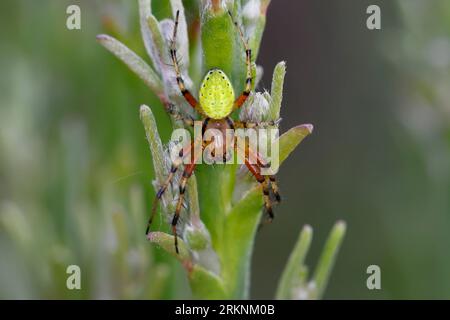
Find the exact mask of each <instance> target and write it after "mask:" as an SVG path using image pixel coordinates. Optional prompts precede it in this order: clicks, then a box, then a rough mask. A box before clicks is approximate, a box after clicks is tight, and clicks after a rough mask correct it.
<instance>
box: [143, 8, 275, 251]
mask: <svg viewBox="0 0 450 320" xmlns="http://www.w3.org/2000/svg"><path fill="white" fill-rule="evenodd" d="M228 14H229V16H230V18H231V21H232V23H233V24H234V26H235V27H236V30H237V32H238V34H239V37H240V39H241V42H242V43H243V46H244V48H245V58H246V69H247V70H246V72H247V75H246V80H245V88H244V90H243V91H242V93H241V94H240V95H239V96H238V97H237V98H235V94H234V90H233V87H232V84H231V82H230V80H229V78H228V77H227V75H226V74H225V72H223V71H222V70H220V69H217V68H215V69H211V70H209V71H208V72H207V73H206V75H205V76H204V78H203V81H202V83H201V85H200V90H199V94H198V96H199V100H197V99H196V98H195V97H194V96H193V95H192V94H191V92H190V91H189V90H188V89H186V87H185V84H184V81H183V78H182V76H181V72H180V67H179V64H178V58H177V50H176V37H177V28H178V18H179V11H177V12H176V18H175V25H174V29H173V37H172V41H171V43H170V50H169V52H170V58H171V60H172V63H173V67H174V69H175V75H176V82H177V85H178V87H179V90H180V92H181V94H182V95H183V97H184V99H185V100H186V101H187V102H188V104H189V105H190V106H191V107H192V108H193V109H194V110H195V111H196V112H197V113H198V114H200V115H201V121H202V134H204V133H205V131H206V130H208V129H216V130H219V131H220V133H221V134H222V135H223V137H222V139H218V140H219V141H226V139H225V132H226V131H227V129H232V130H234V129H235V128H254V127H257V126H260V125H275V124H276V123H277V122H274V121H270V122H261V123H250V122H245V121H234V120H232V119H231V117H230V115H231V113H232V112H233V111H235V110H237V109H239V108H240V107H241V106H242V105H243V104H244V102H245V101H246V100H247V98H248V97H249V95H250V93H251V89H252V72H251V59H252V51H251V49H250V47H249V45H248V43H247V41H246V40H245V39H244V34H243V32H242V30H241V28H240V27H239V25H238V23H237V22H236V21H235V20H234V19H233V16H232V14H231V12H230V11H228ZM169 112H170V113H171V114H172V115H174V116H176V117H177V118H178V119H180V120H183V121H184V122H185V123H186V124H187V125H189V126H193V125H194V121H193V120H192V119H190V118H189V119H188V118H185V117H183V116H182V115H181V114H179V113H177V112H175V111H174V110H173V108H169ZM233 139H235V137H233ZM197 140H199V139H197ZM213 140H214V139H213ZM211 142H212V141H205V140H204V138H202V139H201V140H200V141H194V142H191V144H190V145H189V146H188V147H185V148H183V149H181V151H180V152H179V154H178V157H177V159H176V160H174V161H173V162H172V165H171V169H170V172H169V175H168V177H167V178H166V180H165V181H164V183H163V184H162V186H161V187H160V188H159V190H158V192H157V194H156V197H155V199H154V202H153V206H152V212H151V216H150V219H149V221H148V225H147V230H146V234H148V233H149V229H150V225H151V223H152V220H153V218H154V215H155V213H156V209H157V207H158V203H159V201H160V200H161V197H162V195H163V194H164V192H165V191H166V189H167V188H168V186H169V185H170V184H171V182H172V179H173V177H174V175H175V173H176V172H177V170H178V169H179V167H180V166H181V164H182V163H183V160H184V159H185V158H187V157H188V156H189V157H191V159H190V160H191V161H190V162H189V163H188V164H186V165H185V167H184V171H183V175H182V177H181V179H180V183H179V198H178V201H177V205H176V207H175V214H174V215H173V218H172V223H171V225H172V233H173V234H174V239H175V251H176V253H177V254H178V253H179V250H178V237H177V223H178V219H179V217H180V211H181V208H182V206H183V200H184V194H185V190H186V184H187V181H188V179H189V178H190V177H191V175H192V174H193V173H194V170H195V166H196V157H197V156H198V155H195V154H194V153H193V152H192V151H193V150H195V147H196V145H195V144H196V143H201V150H204V148H205V147H206V146H207V145H208V144H209V143H211ZM233 145H234V147H233V148H234V150H227V147H226V146H225V145H223V148H224V154H223V158H224V161H225V162H226V159H227V157H228V154H227V153H228V152H235V151H236V148H237V145H238V144H237V143H234V144H233ZM241 151H243V153H242V154H243V155H244V157H245V159H244V161H245V166H246V167H247V168H248V170H249V171H250V173H251V174H252V175H253V176H254V177H255V179H256V180H257V181H258V182H259V183H260V184H261V186H262V193H263V198H264V212H265V215H266V216H267V217H268V222H271V221H272V220H273V218H274V214H273V211H272V197H271V195H273V196H274V198H275V201H274V202H276V203H278V202H280V200H281V198H280V194H279V192H278V186H277V182H276V178H275V176H274V175H270V176H267V175H266V176H264V175H262V174H261V168H265V167H267V166H268V165H269V164H268V163H267V162H266V161H265V160H264V159H263V158H262V157H261V156H260V155H259V153H258V152H256V151H255V150H252V148H250V146H248V145H246V147H245V150H241ZM250 156H253V157H254V158H253V159H256V160H257V161H256V163H252V162H251V161H249V159H250Z"/></svg>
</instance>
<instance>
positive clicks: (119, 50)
mask: <svg viewBox="0 0 450 320" xmlns="http://www.w3.org/2000/svg"><path fill="white" fill-rule="evenodd" d="M97 41H98V42H99V43H100V44H101V45H102V46H104V47H105V48H106V49H108V50H109V51H110V52H111V53H113V54H114V55H115V56H116V57H117V58H119V59H120V60H122V62H124V63H125V64H126V65H127V66H128V68H130V70H131V71H133V72H134V73H135V74H136V75H137V76H138V77H139V78H141V79H142V81H144V83H145V84H146V85H147V86H148V87H149V88H150V89H151V90H152V91H153V92H154V93H155V94H156V95H157V96H158V97H161V96H163V94H164V90H163V86H162V82H161V80H160V78H159V77H158V75H157V74H156V73H155V71H153V69H152V68H151V67H150V66H149V65H148V64H147V63H146V62H145V61H144V60H142V59H141V58H140V57H139V56H138V55H137V54H136V53H134V52H133V51H131V50H130V49H129V48H128V47H126V46H125V45H124V44H123V43H121V42H120V41H119V40H117V39H114V38H113V37H110V36H108V35H106V34H100V35H98V36H97Z"/></svg>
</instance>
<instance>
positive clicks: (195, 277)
mask: <svg viewBox="0 0 450 320" xmlns="http://www.w3.org/2000/svg"><path fill="white" fill-rule="evenodd" d="M189 283H190V285H191V290H192V294H193V296H194V299H216V300H219V299H226V298H227V294H226V292H225V289H224V285H223V282H222V280H221V279H220V278H219V277H218V276H216V275H215V274H213V273H212V272H210V271H208V270H206V269H204V268H202V267H201V266H199V265H194V266H193V268H192V270H191V271H190V272H189Z"/></svg>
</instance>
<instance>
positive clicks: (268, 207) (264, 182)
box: [245, 160, 274, 222]
mask: <svg viewBox="0 0 450 320" xmlns="http://www.w3.org/2000/svg"><path fill="white" fill-rule="evenodd" d="M245 165H246V166H247V168H248V170H249V171H250V172H251V173H252V174H253V176H254V177H255V179H256V181H258V182H259V183H260V184H261V186H262V191H263V198H264V214H265V215H267V216H268V217H269V222H272V220H273V218H274V214H273V210H272V201H271V200H270V192H269V181H268V179H266V178H265V177H264V176H262V175H261V170H260V167H259V166H258V165H255V164H251V163H250V162H249V161H248V160H245Z"/></svg>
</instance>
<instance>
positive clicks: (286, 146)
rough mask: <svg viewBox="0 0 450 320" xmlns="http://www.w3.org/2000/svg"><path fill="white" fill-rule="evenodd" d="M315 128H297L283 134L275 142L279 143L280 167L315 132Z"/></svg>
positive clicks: (306, 125)
mask: <svg viewBox="0 0 450 320" xmlns="http://www.w3.org/2000/svg"><path fill="white" fill-rule="evenodd" d="M313 128H314V127H313V125H312V124H302V125H299V126H296V127H294V128H291V129H289V130H288V131H287V132H285V133H284V134H282V135H281V136H280V138H279V139H278V140H276V141H275V142H274V143H277V142H278V143H279V156H280V165H281V164H282V163H283V161H284V160H286V158H287V157H288V156H289V155H290V154H291V152H292V151H294V150H295V148H296V147H297V146H298V145H299V144H300V142H302V141H303V139H304V138H306V137H307V136H308V135H310V134H311V133H312V132H313Z"/></svg>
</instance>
